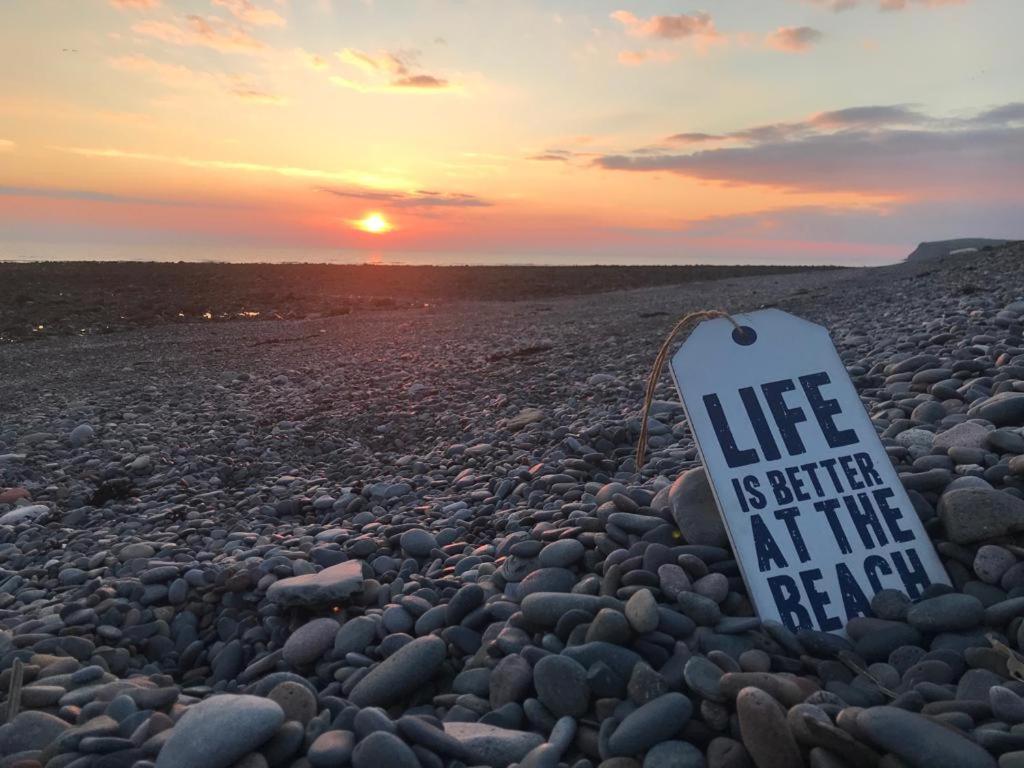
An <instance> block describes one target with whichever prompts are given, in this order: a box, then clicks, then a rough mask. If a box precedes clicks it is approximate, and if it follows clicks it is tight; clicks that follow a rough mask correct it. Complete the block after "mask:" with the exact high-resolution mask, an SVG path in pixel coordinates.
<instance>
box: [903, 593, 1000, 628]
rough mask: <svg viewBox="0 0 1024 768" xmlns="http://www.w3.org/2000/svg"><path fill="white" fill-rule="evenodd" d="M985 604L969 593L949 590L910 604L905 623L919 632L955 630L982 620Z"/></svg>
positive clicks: (969, 626) (976, 623) (973, 625)
mask: <svg viewBox="0 0 1024 768" xmlns="http://www.w3.org/2000/svg"><path fill="white" fill-rule="evenodd" d="M984 617H985V606H984V605H983V604H982V602H981V600H979V599H978V598H976V597H973V596H971V595H965V594H962V593H959V592H951V593H949V594H946V595H939V596H938V597H932V598H929V599H928V600H922V601H921V602H919V603H915V604H914V605H912V606H910V610H909V611H907V623H908V624H909V625H910V626H912V627H913V628H914V629H917V630H920V631H921V632H934V633H938V632H956V631H958V630H961V629H970V628H971V627H975V626H977V625H978V624H980V623H981V622H982V619H984Z"/></svg>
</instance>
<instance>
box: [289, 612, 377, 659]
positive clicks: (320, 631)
mask: <svg viewBox="0 0 1024 768" xmlns="http://www.w3.org/2000/svg"><path fill="white" fill-rule="evenodd" d="M339 627H340V625H339V624H338V622H336V621H335V620H334V619H313V620H312V621H307V622H306V623H305V624H303V625H302V626H301V627H299V628H298V629H297V630H295V631H294V632H292V634H291V635H289V637H288V639H287V640H286V641H285V643H284V648H283V649H282V650H283V656H284V660H285V661H286V662H288V663H289V664H290V665H291V666H293V667H305V666H308V665H310V664H312V663H313V662H315V661H316V660H317V659H319V658H320V657H321V656H323V655H324V653H326V652H327V649H328V648H330V647H331V646H333V645H334V638H335V637H336V636H337V634H338V629H339ZM360 650H362V649H360Z"/></svg>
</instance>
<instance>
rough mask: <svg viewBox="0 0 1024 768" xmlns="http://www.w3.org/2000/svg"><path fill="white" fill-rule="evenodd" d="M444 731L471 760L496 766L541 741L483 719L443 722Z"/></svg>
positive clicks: (505, 766)
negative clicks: (478, 720) (488, 723)
mask: <svg viewBox="0 0 1024 768" xmlns="http://www.w3.org/2000/svg"><path fill="white" fill-rule="evenodd" d="M444 731H445V733H447V734H448V735H449V736H451V737H452V738H453V739H455V740H456V741H457V742H458V743H459V744H460V745H461V746H462V748H463V750H465V754H466V755H467V756H468V761H469V762H471V764H476V765H489V766H494V767H495V768H508V766H509V765H510V764H512V763H518V762H519V761H520V760H522V759H523V758H524V757H525V756H526V754H527V753H528V752H529V751H530V750H532V749H534V748H536V747H539V746H540V745H541V744H543V743H544V739H543V737H541V736H540V735H538V734H536V733H530V732H529V731H515V730H511V729H508V728H499V727H497V726H493V725H486V724H484V723H445V724H444ZM378 768H379V767H378Z"/></svg>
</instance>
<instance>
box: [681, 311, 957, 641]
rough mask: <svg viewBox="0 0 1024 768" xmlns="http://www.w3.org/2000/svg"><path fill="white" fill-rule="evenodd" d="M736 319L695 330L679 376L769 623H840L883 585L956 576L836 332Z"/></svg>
mask: <svg viewBox="0 0 1024 768" xmlns="http://www.w3.org/2000/svg"><path fill="white" fill-rule="evenodd" d="M736 321H737V322H738V323H739V324H740V326H741V328H739V329H736V328H735V327H734V326H733V324H732V323H730V322H729V321H728V320H727V319H725V318H716V319H714V320H707V321H705V322H703V323H701V324H700V325H699V326H697V328H696V329H695V330H694V331H693V333H692V334H691V335H690V337H689V338H688V339H687V340H686V342H684V344H683V345H682V347H680V349H679V351H678V352H677V353H676V355H675V357H674V358H673V359H672V373H673V376H674V377H675V381H676V387H677V388H678V389H679V393H680V396H681V397H682V401H683V407H684V408H685V410H686V415H687V418H688V420H689V423H690V427H691V429H692V430H693V434H694V437H695V439H696V441H697V447H698V449H699V450H700V453H701V456H702V458H703V460H704V466H705V467H706V468H707V472H708V477H709V480H710V482H711V487H712V490H713V491H714V494H715V499H716V501H717V503H718V509H719V510H720V511H721V513H722V519H723V521H724V522H725V527H726V530H727V531H728V533H729V539H730V541H731V542H732V546H733V551H734V552H735V553H736V557H737V560H738V561H739V565H740V570H741V572H742V574H743V578H744V581H746V584H747V589H748V591H749V593H750V597H751V600H752V601H753V603H754V607H755V608H756V609H757V612H758V614H759V615H760V616H761V618H762V619H777V620H779V621H781V622H782V623H783V624H785V625H786V626H787V627H789V628H790V629H796V628H807V629H816V630H820V631H824V632H842V631H843V628H844V627H845V626H846V622H847V621H849V620H850V619H852V618H854V617H855V616H870V615H871V610H870V602H871V598H872V597H873V596H874V594H875V593H876V592H879V591H881V590H883V589H888V588H894V589H898V590H900V591H902V592H905V593H906V594H907V595H909V596H910V597H911V598H917V597H919V596H920V595H921V592H922V591H923V590H924V589H925V587H927V586H928V585H929V584H932V583H935V582H941V583H943V584H948V583H949V578H948V576H947V575H946V572H945V569H944V568H943V567H942V563H941V562H940V561H939V557H938V555H937V554H936V552H935V549H934V547H933V546H932V543H931V541H930V540H929V538H928V535H927V533H926V532H925V530H924V526H922V524H921V521H920V519H919V518H918V516H917V513H916V512H915V511H914V507H913V505H912V504H911V502H910V499H909V498H908V497H907V494H906V491H904V490H903V486H902V485H901V484H900V481H899V478H898V477H897V475H896V472H895V470H894V469H893V466H892V463H891V461H890V460H889V457H888V456H887V455H886V452H885V448H884V447H883V446H882V443H881V441H880V440H879V439H878V435H877V433H876V432H875V428H874V426H873V425H872V423H871V419H870V418H869V417H868V413H867V411H866V409H865V408H864V405H863V404H862V403H861V400H860V397H859V396H858V395H857V392H856V390H855V389H854V387H853V382H851V381H850V378H849V376H848V375H847V373H846V368H845V367H844V366H843V363H842V361H841V360H840V359H839V355H838V354H837V353H836V350H835V347H834V346H833V345H832V341H831V340H830V339H829V336H828V331H826V330H825V329H824V328H822V327H821V326H819V325H814V324H813V323H809V322H807V321H806V320H801V319H800V318H797V317H794V316H793V315H789V314H786V313H785V312H782V311H780V310H777V309H766V310H762V311H759V312H752V313H750V314H747V315H738V316H736Z"/></svg>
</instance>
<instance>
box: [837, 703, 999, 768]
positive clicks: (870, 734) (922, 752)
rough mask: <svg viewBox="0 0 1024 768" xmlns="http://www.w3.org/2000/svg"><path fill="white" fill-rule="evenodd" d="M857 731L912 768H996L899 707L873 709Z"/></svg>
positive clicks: (967, 744)
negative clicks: (969, 767)
mask: <svg viewBox="0 0 1024 768" xmlns="http://www.w3.org/2000/svg"><path fill="white" fill-rule="evenodd" d="M856 724H857V729H858V731H859V732H860V733H862V734H863V735H864V736H865V737H866V738H867V739H868V740H869V741H870V742H871V743H873V744H874V745H875V746H876V747H878V748H879V749H881V750H884V751H887V752H892V753H893V754H895V755H897V756H898V757H900V758H901V759H902V760H903V761H904V762H906V764H907V765H909V766H912V768H962V767H963V766H968V765H969V766H972V768H974V766H977V768H995V765H996V761H995V758H993V757H992V756H991V755H990V754H989V753H988V752H986V751H985V750H984V749H982V748H981V747H979V746H978V745H977V744H974V743H973V742H971V741H970V740H969V739H966V738H964V737H963V736H961V735H960V734H959V733H958V732H957V731H955V730H953V729H951V728H946V727H945V726H942V725H939V724H938V723H936V722H934V721H932V720H929V719H928V718H926V717H923V716H921V715H919V714H916V713H914V712H908V711H907V710H905V709H899V708H897V707H872V708H871V709H865V710H864V711H862V712H860V713H859V714H858V715H857V719H856Z"/></svg>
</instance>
